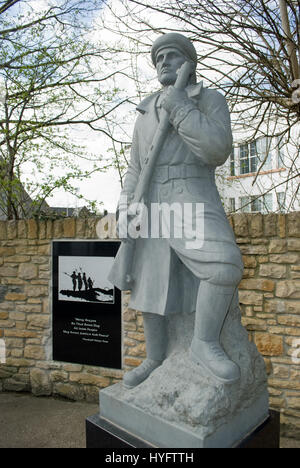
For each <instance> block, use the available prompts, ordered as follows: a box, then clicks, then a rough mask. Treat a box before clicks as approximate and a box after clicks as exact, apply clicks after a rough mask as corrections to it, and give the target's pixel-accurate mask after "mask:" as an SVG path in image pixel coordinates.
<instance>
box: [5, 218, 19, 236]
mask: <svg viewBox="0 0 300 468" xmlns="http://www.w3.org/2000/svg"><path fill="white" fill-rule="evenodd" d="M17 236H18V224H17V221H7V238H8V239H16V238H17Z"/></svg>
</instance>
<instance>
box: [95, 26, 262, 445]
mask: <svg viewBox="0 0 300 468" xmlns="http://www.w3.org/2000/svg"><path fill="white" fill-rule="evenodd" d="M151 57H152V61H153V64H154V66H155V67H156V70H157V76H158V80H159V82H160V84H161V85H162V89H161V90H160V91H158V92H157V93H154V94H153V95H151V96H149V97H147V98H145V99H144V100H143V101H142V102H141V103H140V105H139V106H138V108H137V110H138V111H139V115H138V118H137V121H136V124H135V129H134V136H133V142H132V151H131V161H130V164H129V167H128V172H127V175H126V179H125V182H124V187H123V191H122V194H121V197H120V202H119V206H118V210H119V221H118V228H119V233H120V232H121V233H122V236H121V235H120V238H121V237H122V238H123V241H124V242H122V243H121V247H120V249H119V251H118V254H117V256H116V259H115V262H114V265H113V267H112V270H111V272H110V276H109V280H110V281H111V282H112V283H113V284H115V285H116V286H117V287H118V288H119V289H121V290H128V289H131V302H130V304H129V305H130V307H131V308H133V309H137V310H139V311H142V313H143V320H144V331H145V339H146V352H147V358H146V359H145V360H144V362H143V363H142V364H141V365H140V366H138V367H137V368H135V369H133V370H131V371H129V372H127V373H126V374H125V375H124V378H123V384H122V385H121V384H116V385H114V386H112V387H109V388H108V389H104V390H102V391H101V392H100V400H101V403H100V409H101V412H102V415H103V417H104V418H106V419H108V420H111V421H113V422H114V423H116V424H117V425H119V426H121V427H122V426H124V427H125V428H126V429H127V430H129V431H130V432H132V433H135V434H138V435H139V436H140V437H142V438H144V439H145V440H151V441H152V443H154V445H155V444H161V445H157V446H161V447H194V446H196V447H200V446H218V444H219V446H231V445H232V444H233V443H234V442H236V441H237V440H239V438H240V437H242V436H244V435H245V434H247V432H249V430H251V429H252V428H253V427H255V426H256V425H257V424H258V423H261V422H262V421H263V420H264V419H265V418H266V417H267V415H268V396H267V390H266V380H267V379H266V373H265V368H264V361H263V359H262V357H261V356H260V355H259V353H258V351H257V349H256V346H255V345H254V344H253V343H250V342H249V340H248V335H247V332H246V330H245V329H244V328H243V327H242V325H241V320H240V310H239V303H238V291H237V287H238V284H239V282H240V280H241V278H242V273H243V263H242V257H241V253H240V250H239V248H238V246H237V245H236V242H235V237H234V233H233V230H232V228H231V226H230V225H229V223H228V221H227V218H226V214H225V212H224V209H223V206H222V203H221V200H220V196H219V193H218V191H217V188H216V184H215V168H216V167H217V166H220V165H222V164H223V163H224V162H225V161H226V159H227V158H228V156H229V154H230V152H231V149H232V133H231V123H230V115H229V111H228V107H227V104H226V100H225V98H224V97H223V96H222V95H221V94H220V93H219V92H218V91H215V90H212V89H207V88H204V87H203V85H202V83H197V82H196V74H195V69H196V63H197V54H196V50H195V48H194V46H193V44H192V43H191V42H190V40H188V39H187V38H186V37H185V36H183V35H181V34H177V33H168V34H164V35H163V36H160V37H159V38H158V39H157V40H156V41H155V42H154V44H153V46H152V50H151ZM187 62H188V63H190V64H192V65H191V69H190V70H191V72H190V74H189V76H188V80H187V83H186V85H187V86H186V87H180V86H177V84H178V80H179V77H177V72H178V71H179V70H180V71H179V74H180V73H181V69H182V68H181V67H182V66H183V64H185V63H187ZM166 114H167V121H168V127H167V131H166V132H165V133H164V134H163V136H164V138H163V142H162V144H161V147H160V148H159V154H158V156H157V160H156V163H155V166H154V168H153V171H152V174H151V178H150V182H149V185H148V187H147V191H146V192H145V193H144V196H143V199H142V203H140V205H139V208H140V209H137V210H136V211H135V213H134V210H133V211H132V210H130V206H131V207H132V205H133V203H132V201H133V200H134V196H135V192H136V190H137V186H138V183H139V180H140V178H141V174H143V171H144V168H145V166H147V164H148V163H149V159H150V157H149V154H150V155H151V154H152V153H151V151H152V149H153V146H155V142H156V136H157V128H158V127H159V125H160V123H161V122H162V120H163V119H164V118H165V115H166ZM128 206H129V209H128ZM136 212H139V216H138V217H136V216H134V214H136ZM137 219H138V221H137ZM124 225H125V228H124ZM130 251H131V254H132V255H131V257H130V256H128V252H130ZM128 266H129V267H130V268H129V269H130V277H128ZM129 285H130V287H129ZM116 402H117V404H116ZM149 428H154V429H153V430H150V429H149ZM154 432H155V433H154ZM172 444H173V445H172Z"/></svg>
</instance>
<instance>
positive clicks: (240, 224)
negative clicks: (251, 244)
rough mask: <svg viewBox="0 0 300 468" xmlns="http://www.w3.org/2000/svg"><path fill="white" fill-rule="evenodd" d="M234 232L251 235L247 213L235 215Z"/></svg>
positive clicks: (242, 235) (237, 234) (240, 234)
mask: <svg viewBox="0 0 300 468" xmlns="http://www.w3.org/2000/svg"><path fill="white" fill-rule="evenodd" d="M233 224H234V233H235V235H236V236H237V237H238V236H241V237H245V236H248V235H249V229H248V219H247V215H246V214H245V213H240V214H235V215H233Z"/></svg>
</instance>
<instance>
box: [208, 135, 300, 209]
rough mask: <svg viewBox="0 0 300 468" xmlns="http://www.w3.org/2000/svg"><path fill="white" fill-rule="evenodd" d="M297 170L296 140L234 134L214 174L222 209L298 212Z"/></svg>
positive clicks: (299, 202) (299, 204)
mask: <svg viewBox="0 0 300 468" xmlns="http://www.w3.org/2000/svg"><path fill="white" fill-rule="evenodd" d="M299 168H300V166H299V140H298V142H297V139H290V140H289V141H288V142H287V141H285V140H280V139H279V138H278V137H272V138H270V137H266V136H260V137H258V138H255V139H253V140H249V139H247V135H246V134H245V132H240V133H234V144H233V151H232V153H231V155H230V157H229V158H228V160H227V162H226V163H225V164H224V166H222V167H221V168H219V169H218V170H217V172H216V182H217V185H218V188H219V192H220V195H221V198H222V200H223V203H224V207H225V210H226V211H227V212H229V213H230V212H260V213H269V212H284V213H285V212H290V211H299V210H300V190H299V173H300V171H299Z"/></svg>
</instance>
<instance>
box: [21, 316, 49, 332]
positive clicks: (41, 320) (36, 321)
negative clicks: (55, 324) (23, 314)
mask: <svg viewBox="0 0 300 468" xmlns="http://www.w3.org/2000/svg"><path fill="white" fill-rule="evenodd" d="M27 321H28V323H27V328H28V330H30V329H35V328H48V327H49V322H50V318H49V317H48V316H47V315H39V314H32V315H28V317H27Z"/></svg>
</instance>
